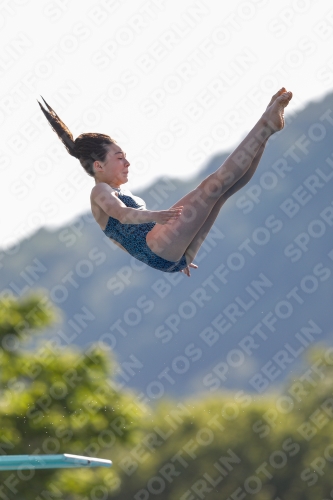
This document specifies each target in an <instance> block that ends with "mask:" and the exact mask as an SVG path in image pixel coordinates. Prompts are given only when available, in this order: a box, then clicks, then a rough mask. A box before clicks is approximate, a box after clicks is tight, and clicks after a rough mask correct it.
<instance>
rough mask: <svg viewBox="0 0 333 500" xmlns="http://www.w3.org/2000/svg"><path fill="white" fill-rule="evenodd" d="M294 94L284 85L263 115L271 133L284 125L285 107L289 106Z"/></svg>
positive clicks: (265, 124) (264, 122) (263, 119)
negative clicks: (287, 90)
mask: <svg viewBox="0 0 333 500" xmlns="http://www.w3.org/2000/svg"><path fill="white" fill-rule="evenodd" d="M292 96H293V94H292V92H286V90H285V88H284V87H283V88H282V89H281V90H279V91H278V92H277V93H276V94H275V95H274V96H273V97H272V99H271V101H270V103H269V105H268V107H267V109H266V111H265V113H264V114H263V115H262V121H263V124H264V126H265V128H266V127H268V128H269V130H270V131H271V134H274V132H277V131H278V130H281V129H283V127H284V108H285V107H286V106H288V104H289V102H290V100H291V98H292Z"/></svg>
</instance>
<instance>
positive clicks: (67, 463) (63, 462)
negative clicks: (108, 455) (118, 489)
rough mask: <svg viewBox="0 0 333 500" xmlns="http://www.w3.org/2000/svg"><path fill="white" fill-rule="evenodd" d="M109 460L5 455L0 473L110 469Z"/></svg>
mask: <svg viewBox="0 0 333 500" xmlns="http://www.w3.org/2000/svg"><path fill="white" fill-rule="evenodd" d="M111 465H112V462H111V460H104V459H102V458H92V457H81V456H80V455H69V454H68V453H64V454H63V455H6V456H0V471H2V470H17V469H25V468H27V469H63V468H75V467H111Z"/></svg>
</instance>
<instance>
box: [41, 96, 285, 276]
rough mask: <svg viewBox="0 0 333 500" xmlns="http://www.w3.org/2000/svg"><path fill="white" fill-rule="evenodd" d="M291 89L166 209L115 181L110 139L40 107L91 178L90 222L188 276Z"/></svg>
mask: <svg viewBox="0 0 333 500" xmlns="http://www.w3.org/2000/svg"><path fill="white" fill-rule="evenodd" d="M291 98H292V93H291V92H287V91H286V89H285V88H282V89H280V90H279V91H278V92H277V93H276V94H275V95H274V96H273V97H272V99H271V101H270V103H269V105H268V107H267V109H266V110H265V112H264V114H263V115H262V116H261V118H260V119H259V121H258V122H257V123H256V124H255V126H254V127H253V129H252V130H251V131H250V132H249V134H248V135H247V136H246V137H245V139H244V140H243V141H242V142H241V143H240V145H239V146H238V147H237V148H236V149H235V151H234V152H233V153H231V154H230V156H229V157H228V158H227V159H226V160H225V162H224V163H223V165H221V166H220V167H219V168H218V169H217V170H216V171H215V172H214V173H213V174H211V175H209V176H208V177H206V179H204V180H203V181H202V182H201V184H199V186H198V187H197V188H196V189H194V190H193V191H191V192H190V193H189V194H187V195H186V196H184V197H183V198H182V199H181V200H179V201H178V202H177V203H176V204H175V205H174V206H173V207H171V208H170V209H169V210H158V211H151V210H146V206H145V203H144V201H143V200H141V199H140V198H138V197H135V196H133V195H132V194H131V193H130V192H129V191H128V190H125V189H123V188H122V187H121V186H122V185H123V184H126V182H127V181H128V168H129V166H130V163H129V161H128V160H127V159H126V155H125V153H124V151H123V150H122V149H121V148H120V146H118V144H117V143H116V141H115V140H113V139H111V137H109V136H107V135H104V134H97V133H87V134H81V135H79V136H78V137H77V138H76V139H75V140H74V139H73V136H72V134H71V132H70V131H69V129H68V128H67V127H66V125H65V124H64V123H63V122H62V121H61V120H60V118H59V117H58V115H57V114H56V113H55V112H54V111H53V109H52V108H51V107H50V106H49V105H48V104H47V103H46V102H45V101H44V103H45V105H46V108H44V107H43V106H42V105H41V104H40V103H39V105H40V107H41V109H42V111H43V113H44V115H45V116H46V118H47V120H48V121H49V123H50V124H51V126H52V128H53V130H54V131H55V132H56V133H57V135H58V137H59V138H60V139H61V141H62V142H63V144H64V145H65V147H66V149H67V151H68V152H69V154H70V155H72V156H74V157H75V158H77V159H78V160H80V163H81V165H82V166H83V168H84V169H85V171H86V172H87V173H88V174H89V175H90V176H92V177H94V179H95V183H96V185H95V186H94V188H93V189H92V192H91V210H92V213H93V216H94V218H95V219H96V222H97V223H98V224H99V226H100V227H101V229H102V230H103V231H104V233H105V234H106V236H108V237H109V238H111V239H112V240H113V241H114V242H115V243H116V244H118V246H120V247H121V248H122V249H123V250H125V251H127V252H128V253H129V254H130V255H132V256H133V257H135V258H137V259H138V260H140V261H142V262H145V263H146V264H148V266H151V267H153V268H155V269H159V270H160V271H164V272H177V271H182V272H184V273H185V274H186V275H187V276H190V268H197V266H196V265H195V264H193V263H192V262H193V259H194V257H195V256H196V254H197V252H198V250H199V248H200V246H201V244H202V242H203V241H204V239H205V238H206V236H207V234H208V232H209V230H210V229H211V227H212V225H213V223H214V221H215V219H216V217H217V215H218V213H219V211H220V210H221V208H222V206H223V204H224V203H225V202H226V200H227V199H228V198H229V197H230V196H231V195H232V194H234V193H236V191H238V190H239V189H240V188H242V187H243V186H245V184H246V183H247V182H249V180H250V179H251V177H252V176H253V174H254V172H255V170H256V168H257V166H258V164H259V161H260V158H261V156H262V154H263V151H264V148H265V145H266V142H267V140H268V139H269V137H270V136H271V135H272V134H273V133H274V132H276V131H278V130H281V129H282V128H283V126H284V108H285V107H286V106H287V105H288V103H289V101H290V99H291Z"/></svg>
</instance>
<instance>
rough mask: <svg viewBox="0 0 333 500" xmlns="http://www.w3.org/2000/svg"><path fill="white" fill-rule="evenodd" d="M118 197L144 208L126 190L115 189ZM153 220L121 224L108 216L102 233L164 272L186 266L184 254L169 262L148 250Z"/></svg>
mask: <svg viewBox="0 0 333 500" xmlns="http://www.w3.org/2000/svg"><path fill="white" fill-rule="evenodd" d="M117 192H118V198H119V199H120V200H121V201H122V202H123V203H124V204H125V205H126V206H127V207H131V208H137V209H138V210H143V209H145V208H146V204H145V202H144V201H143V200H142V199H141V198H138V197H137V196H133V195H132V193H130V192H129V191H128V194H123V193H122V192H121V191H120V190H117ZM154 226H155V222H147V223H145V224H121V222H119V220H118V219H114V218H113V217H109V220H108V222H107V225H106V228H105V229H104V231H103V232H104V233H105V234H106V236H108V237H109V238H112V239H113V240H115V241H117V242H118V243H120V244H121V245H122V246H123V247H124V248H125V249H126V250H127V252H128V253H129V254H130V255H132V256H133V257H135V258H136V259H138V260H140V261H141V262H144V263H145V264H147V265H148V266H150V267H153V268H154V269H158V270H159V271H163V272H165V273H176V272H177V271H181V270H182V269H185V267H186V266H187V263H186V259H185V255H183V256H182V258H181V259H180V260H179V261H178V262H170V261H169V260H165V259H163V258H162V257H159V256H158V255H156V254H155V253H154V252H152V251H151V250H150V248H149V247H148V245H147V243H146V236H147V233H149V231H151V230H152V229H153V227H154Z"/></svg>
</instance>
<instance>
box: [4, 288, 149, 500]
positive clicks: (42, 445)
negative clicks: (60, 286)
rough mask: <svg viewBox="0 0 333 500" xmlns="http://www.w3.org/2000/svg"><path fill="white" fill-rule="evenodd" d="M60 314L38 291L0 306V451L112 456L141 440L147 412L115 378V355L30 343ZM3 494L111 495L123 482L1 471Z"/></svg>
mask: <svg viewBox="0 0 333 500" xmlns="http://www.w3.org/2000/svg"><path fill="white" fill-rule="evenodd" d="M55 317H56V312H55V311H54V310H52V309H51V308H50V307H49V305H48V303H47V302H46V301H45V300H44V299H42V298H41V297H39V296H31V297H29V298H26V299H25V300H22V301H17V300H15V299H6V300H2V301H1V303H0V342H1V351H0V362H1V376H0V392H1V400H0V453H1V455H5V454H13V455H19V454H53V453H72V454H77V455H86V456H97V457H99V458H108V459H111V460H113V456H112V455H111V451H110V450H111V448H112V450H113V451H114V452H116V451H117V449H118V447H119V446H120V445H122V444H124V443H129V444H131V445H132V444H134V443H135V439H136V431H135V429H136V427H137V422H138V419H139V418H140V416H141V413H142V409H141V408H140V407H138V406H136V405H135V404H134V403H133V401H132V400H133V398H132V397H131V395H130V394H125V393H120V392H119V391H118V390H117V388H116V386H115V385H114V383H112V377H111V375H112V370H113V369H114V363H113V362H112V361H111V357H110V352H109V351H107V350H106V348H105V347H106V346H103V345H92V346H90V347H89V348H88V349H86V350H85V351H82V350H78V349H74V348H71V347H63V346H61V345H60V344H59V342H58V341H57V342H55V341H54V339H52V338H51V339H48V340H45V339H44V340H43V341H40V342H36V341H35V343H34V347H33V349H31V348H30V349H29V348H27V347H26V345H27V343H28V345H29V341H31V340H33V339H34V334H35V333H38V332H42V331H43V329H44V328H45V327H47V326H49V325H50V324H51V323H52V321H53V320H54V319H55ZM0 484H1V486H0V498H4V499H7V498H8V499H14V498H15V499H16V500H17V499H20V498H22V499H23V498H24V499H25V500H30V499H34V500H35V499H37V500H40V499H48V498H68V499H69V498H70V499H73V500H74V499H80V500H82V499H85V498H87V499H88V498H105V497H106V496H108V495H109V493H110V491H112V490H113V489H115V488H117V487H118V484H119V478H118V477H117V475H116V473H115V471H114V470H113V469H104V468H99V469H94V470H90V469H77V470H74V471H73V470H71V469H67V470H66V469H58V470H30V469H22V470H18V471H8V472H7V471H6V472H0Z"/></svg>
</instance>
